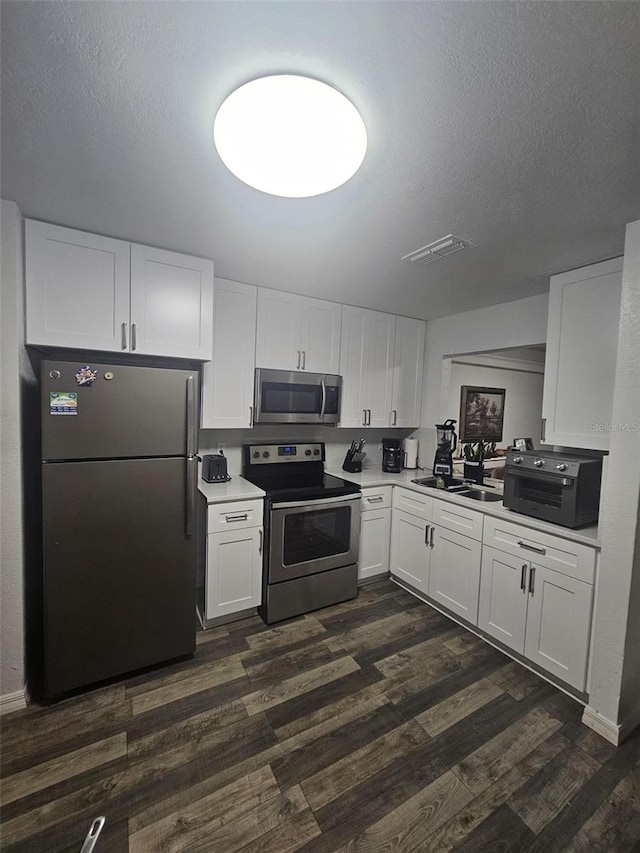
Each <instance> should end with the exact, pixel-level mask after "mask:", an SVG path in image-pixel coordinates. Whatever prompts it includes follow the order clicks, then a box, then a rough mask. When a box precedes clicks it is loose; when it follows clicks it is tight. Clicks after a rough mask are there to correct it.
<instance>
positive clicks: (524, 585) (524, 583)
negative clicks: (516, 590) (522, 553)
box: [520, 563, 527, 592]
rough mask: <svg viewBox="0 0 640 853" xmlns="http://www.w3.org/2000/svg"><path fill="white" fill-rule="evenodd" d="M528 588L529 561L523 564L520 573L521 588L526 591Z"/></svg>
mask: <svg viewBox="0 0 640 853" xmlns="http://www.w3.org/2000/svg"><path fill="white" fill-rule="evenodd" d="M526 588H527V563H523V564H522V571H521V573H520V589H521V590H522V591H523V592H524V591H525V589H526Z"/></svg>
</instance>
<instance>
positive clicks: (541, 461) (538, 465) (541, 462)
mask: <svg viewBox="0 0 640 853" xmlns="http://www.w3.org/2000/svg"><path fill="white" fill-rule="evenodd" d="M533 464H534V465H535V466H536V468H542V466H543V465H544V459H534V460H533Z"/></svg>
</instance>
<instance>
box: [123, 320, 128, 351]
mask: <svg viewBox="0 0 640 853" xmlns="http://www.w3.org/2000/svg"><path fill="white" fill-rule="evenodd" d="M126 348H127V324H126V323H123V324H122V349H126Z"/></svg>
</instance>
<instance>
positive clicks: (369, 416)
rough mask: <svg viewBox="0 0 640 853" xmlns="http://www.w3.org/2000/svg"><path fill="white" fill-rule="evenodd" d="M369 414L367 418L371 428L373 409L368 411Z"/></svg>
mask: <svg viewBox="0 0 640 853" xmlns="http://www.w3.org/2000/svg"><path fill="white" fill-rule="evenodd" d="M367 412H368V413H369V415H368V418H367V426H371V409H367Z"/></svg>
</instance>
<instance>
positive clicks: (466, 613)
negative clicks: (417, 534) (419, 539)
mask: <svg viewBox="0 0 640 853" xmlns="http://www.w3.org/2000/svg"><path fill="white" fill-rule="evenodd" d="M434 503H439V501H434ZM429 541H430V542H431V541H433V545H432V548H431V567H430V572H429V588H428V594H429V598H431V599H433V600H434V601H436V602H437V603H438V604H442V605H443V607H446V608H447V610H450V611H451V612H452V613H456V614H457V615H458V616H462V618H463V619H466V620H467V622H470V623H471V624H472V625H475V624H476V622H477V618H478V595H479V589H480V552H481V551H482V545H481V543H480V542H478V541H477V540H475V539H471V538H470V537H469V536H462V534H460V533H456V532H454V531H452V530H447V529H446V528H445V527H434V530H433V537H432V536H431V534H430V535H429Z"/></svg>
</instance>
